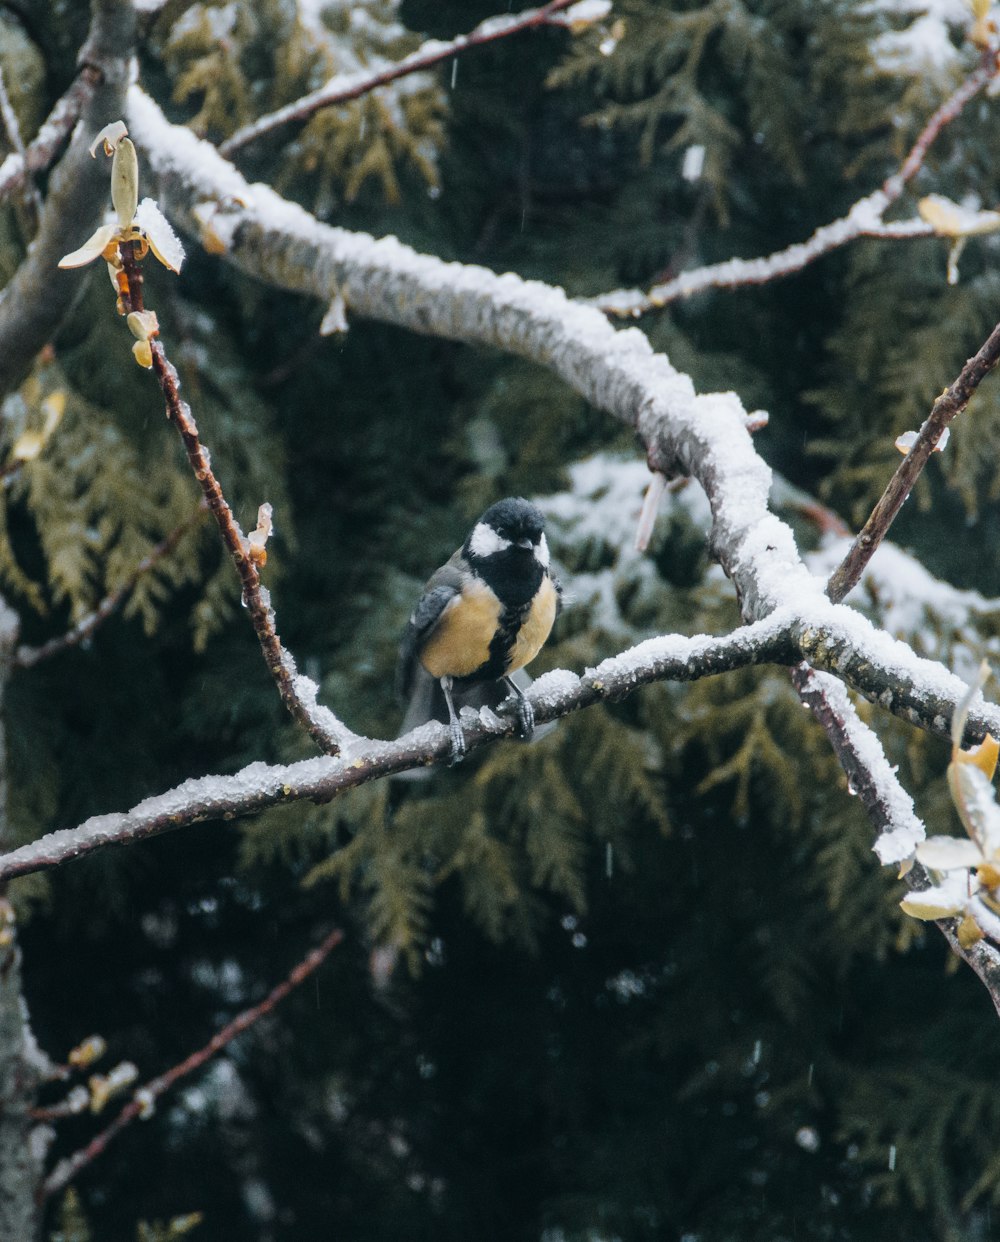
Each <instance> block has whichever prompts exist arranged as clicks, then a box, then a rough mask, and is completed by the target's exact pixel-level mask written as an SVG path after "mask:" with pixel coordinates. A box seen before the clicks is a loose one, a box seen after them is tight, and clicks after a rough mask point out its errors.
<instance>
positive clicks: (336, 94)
mask: <svg viewBox="0 0 1000 1242" xmlns="http://www.w3.org/2000/svg"><path fill="white" fill-rule="evenodd" d="M575 2H576V0H551V3H549V4H546V5H543V6H542V7H541V8H537V9H526V10H525V11H524V12H523V13H515V14H505V15H504V16H502V17H489V18H487V19H486V20H485V21H483V22H480V23H479V25H478V26H476V28H475V29H474V30H471V31H470V32H469V33H468V34H466V35H458V36H457V38H454V39H450V40H449V41H448V42H447V43H443V42H442V41H441V40H440V39H429V40H428V41H427V42H426V43H424V44H422V46H420V47H418V48H417V50H416V51H415V52H411V53H410V55H409V56H404V57H403V59H402V60H401V61H399V62H398V63H397V64H395V65H390V66H388V67H387V68H381V69H376V70H369V71H363V70H359V71H357V72H355V73H338V74H337V75H336V76H335V77H332V78H331V79H330V80H329V82H325V83H324V84H323V85H322V86H320V87H319V88H318V89H316V90H314V91H310V93H309V94H308V95H303V96H302V98H301V99H296V100H295V101H294V102H293V103H290V104H285V106H284V107H283V108H278V109H277V110H276V111H274V112H269V113H268V114H267V115H266V116H262V117H258V119H257V120H256V121H253V122H251V124H249V125H244V126H243V128H242V129H238V130H237V131H236V133H235V134H233V135H231V137H229V138H227V139H226V141H225V142H223V143H221V144H220V146H219V150H220V151H221V152H222V154H223V155H224V156H226V158H227V159H228V158H231V157H232V156H233V155H234V154H235V153H236V152H237V151H239V150H240V148H241V147H245V146H247V144H248V143H251V142H256V141H257V139H258V138H262V137H263V136H264V135H265V134H269V133H272V132H273V131H274V130H276V129H279V128H280V127H281V126H282V125H288V124H290V123H291V122H292V121H306V120H308V119H309V117H311V116H312V115H313V114H314V113H316V112H318V111H319V110H320V109H321V108H327V107H329V106H330V105H331V104H341V103H347V102H349V101H350V100H352V99H359V98H360V97H361V96H362V95H367V94H368V93H369V92H370V91H373V90H376V89H377V88H378V87H380V86H388V85H389V83H390V82H395V81H397V80H398V79H399V78H404V77H406V76H407V75H408V74H411V73H419V72H420V71H421V70H424V69H430V68H432V67H433V66H434V65H438V64H440V63H441V62H442V61H443V60H450V59H451V57H453V56H457V55H458V54H459V53H460V52H465V51H468V50H469V49H470V48H474V47H482V46H483V45H484V44H487V43H495V42H496V41H497V40H498V39H505V38H507V37H508V36H510V35H514V34H519V33H520V32H521V31H523V30H532V29H534V28H536V27H538V26H546V25H551V24H552V18H553V17H554V16H555V14H556V13H558V12H559V11H560V10H561V9H567V8H569V6H570V5H571V4H574V3H575Z"/></svg>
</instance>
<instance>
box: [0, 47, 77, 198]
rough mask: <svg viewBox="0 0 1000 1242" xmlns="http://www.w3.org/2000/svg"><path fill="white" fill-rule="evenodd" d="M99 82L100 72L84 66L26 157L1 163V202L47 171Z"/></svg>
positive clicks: (16, 154)
mask: <svg viewBox="0 0 1000 1242" xmlns="http://www.w3.org/2000/svg"><path fill="white" fill-rule="evenodd" d="M100 81H101V73H100V70H99V69H96V68H95V67H94V66H93V65H84V66H83V67H82V68H81V70H80V72H79V73H78V74H77V76H76V77H75V78H74V79H73V83H72V85H71V86H70V87H69V89H68V90H67V91H66V93H65V94H64V95H63V96H62V97H61V98H60V99H59V100H58V102H57V103H56V105H55V107H54V108H53V109H52V111H51V112H50V113H49V115H48V117H47V118H46V120H45V122H44V124H43V125H42V127H41V129H40V130H39V131H38V133H37V134H36V135H35V137H34V138H33V139H32V140H31V142H29V143H28V145H27V147H26V148H25V150H24V154H23V156H22V155H19V154H18V153H16V152H15V153H13V154H11V155H8V156H7V158H6V159H5V160H4V161H3V163H2V164H0V203H2V202H3V201H4V200H5V199H6V198H7V197H8V196H9V195H10V194H13V193H14V192H15V191H16V190H17V189H18V188H19V187H20V186H22V185H23V184H24V181H25V178H26V177H28V176H29V175H30V174H32V173H37V172H44V171H45V170H46V169H47V168H48V167H49V166H50V165H51V163H52V161H53V160H54V159H55V158H56V156H57V155H58V154H59V151H60V150H61V149H62V146H63V143H65V142H66V140H67V139H68V138H69V136H70V134H71V133H72V132H73V126H74V125H75V124H76V123H77V121H78V120H79V119H80V114H81V113H82V112H83V109H84V107H85V106H86V104H87V102H88V101H89V100H90V97H91V96H92V95H93V93H94V89H95V88H96V86H97V84H98V83H99V82H100Z"/></svg>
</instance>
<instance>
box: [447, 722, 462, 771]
mask: <svg viewBox="0 0 1000 1242" xmlns="http://www.w3.org/2000/svg"><path fill="white" fill-rule="evenodd" d="M464 758H465V737H464V735H463V733H462V726H461V725H460V724H459V723H458V721H457V720H453V721H452V722H451V758H450V759H449V760H448V766H449V767H450V768H453V767H454V766H455V764H456V763H461V762H462V760H463V759H464Z"/></svg>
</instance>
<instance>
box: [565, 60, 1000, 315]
mask: <svg viewBox="0 0 1000 1242" xmlns="http://www.w3.org/2000/svg"><path fill="white" fill-rule="evenodd" d="M998 72H1000V56H998V54H997V51H996V49H990V50H988V51H986V52H984V53H983V56H982V58H981V60H980V63H979V65H978V67H977V68H976V69H974V70H973V72H972V73H970V74H969V76H968V77H967V78H966V79H965V81H964V82H963V83H962V84H961V85H960V86H959V87H958V89H957V90H956V91H955V92H954V93H953V94H952V95H950V96H949V98H948V99H947V100H945V102H944V103H943V104H942V105H941V106H940V107H939V108H938V109H937V110H936V111H935V112H934V114H933V116H931V118H930V119H929V120H928V122H927V124H926V125H925V126H924V128H923V129H922V130H921V131H920V134H919V136H918V138H917V140H916V142H914V144H913V146H912V147H911V148H910V150H909V152H908V154H907V156H906V158H905V159H904V160H903V162H902V164H901V165H900V166H899V168H898V169H897V170H896V172H894V173H893V174H892V175H891V176H889V177H887V178H886V179H885V181H884V182H883V183H882V186H881V187H880V188H879V189H878V190H875V191H874V192H873V193H871V194H869V195H866V196H865V197H864V198H862V199H859V200H858V201H857V202H856V203H855V204H854V206H853V207H852V208H851V209H850V211H849V212H848V213H847V215H846V216H843V217H841V218H840V219H839V220H834V221H833V222H832V223H830V224H825V225H823V226H822V227H821V228H818V229H817V230H816V231H815V233H813V235H812V236H811V237H810V238H809V239H808V241H805V242H796V243H795V244H794V245H791V246H787V247H786V248H785V249H783V250H776V251H775V252H774V253H773V254H769V255H766V256H764V257H762V258H758V259H727V260H726V261H725V262H723V263H712V264H709V265H708V266H706V267H699V268H695V269H693V270H692V271H688V272H682V273H681V274H680V275H679V276H675V277H674V278H673V279H671V280H668V281H665V282H664V283H663V284H659V285H654V286H653V288H651V289H650V290H649V292H648V293H645V294H643V293H641V292H639V291H638V290H635V289H617V290H615V291H614V292H613V293H606V294H602V295H601V296H600V297H597V298H588V299H587V301H588V303H589V304H590V305H593V306H598V307H600V309H601V310H603V311H605V312H606V313H607V314H609V315H623V316H633V317H635V316H639V315H642V314H644V313H645V312H646V311H650V310H656V309H659V308H660V307H663V306H667V305H668V304H669V303H671V302H675V301H677V300H678V299H679V298H687V297H691V296H692V294H695V293H702V292H704V291H705V290H706V289H734V288H739V287H742V286H746V285H762V284H767V283H768V282H769V281H772V280H777V279H778V278H780V277H782V276H788V275H791V274H792V273H794V272H799V271H801V270H802V269H803V268H804V267H806V266H807V265H808V264H810V263H812V262H814V261H815V260H816V259H818V258H820V257H821V256H822V255H825V254H829V253H830V252H831V251H833V250H837V249H839V248H840V247H841V246H845V245H847V243H848V242H852V241H856V240H857V239H858V238H859V237H878V238H884V239H894V240H901V239H903V238H916V237H933V236H935V235H936V231H935V229H934V227H933V225H931V224H930V223H928V222H927V221H926V220H921V219H914V220H898V221H893V222H890V223H888V224H887V223H885V222H884V221H883V219H882V217H883V216H884V214H885V212H886V211H887V210H888V208H889V207H891V206H892V205H893V203H895V202H896V201H897V199H898V198H899V196H900V195H901V194H902V192H903V190H904V189H905V187H906V185H907V183H908V182H909V181H911V180H912V179H913V178H914V177H915V176H916V174H917V173H918V172H919V171H920V169H921V168H922V167H923V163H924V160H925V158H926V156H927V152H928V151H929V150H930V147H931V145H932V144H933V142H934V141H935V139H936V138H937V137H938V135H939V134H940V133H941V131H942V130H943V129H944V128H945V126H946V125H948V124H950V122H952V121H954V120H955V119H956V117H958V116H959V115H960V114H961V112H962V110H963V109H964V108H965V106H966V104H967V103H968V102H969V101H970V100H971V99H974V98H975V96H976V95H978V94H979V92H980V91H981V90H983V88H984V87H985V86H987V85H988V84H989V83H990V82H991V81H993V79H994V78H995V77H996V76H997V73H998ZM970 223H971V221H970Z"/></svg>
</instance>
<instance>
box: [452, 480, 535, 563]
mask: <svg viewBox="0 0 1000 1242" xmlns="http://www.w3.org/2000/svg"><path fill="white" fill-rule="evenodd" d="M465 554H466V556H467V557H468V558H469V560H470V561H472V562H473V563H475V562H480V561H484V560H488V559H490V558H491V557H495V556H504V557H511V556H513V557H514V558H516V559H520V557H521V556H526V555H527V556H533V557H534V558H535V559H536V560H538V561H539V562H540V563H541V565H542V567H543V568H545V567H547V566H548V563H549V550H548V547H547V546H546V542H545V519H544V518H543V517H542V514H541V512H540V510H538V509H536V508H535V506H534V505H533V504H529V502H528V501H527V500H522V499H521V498H520V497H519V496H508V498H507V499H506V500H498V501H497V503H496V504H495V505H490V507H489V508H488V509H487V510H486V512H485V513H484V514H483V516H482V517H481V518H480V519H479V521H478V522H477V523H476V524H475V526H473V528H472V530H471V532H470V533H469V537H468V539H467V540H466V541H465Z"/></svg>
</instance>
